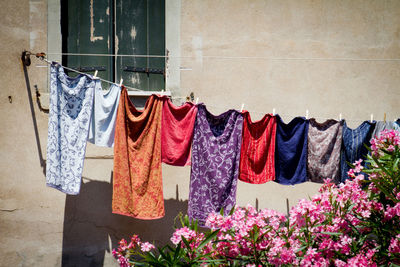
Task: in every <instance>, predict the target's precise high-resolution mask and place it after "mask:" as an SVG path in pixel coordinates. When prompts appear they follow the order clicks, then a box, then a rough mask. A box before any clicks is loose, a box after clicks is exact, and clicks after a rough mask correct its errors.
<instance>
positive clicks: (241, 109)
mask: <svg viewBox="0 0 400 267" xmlns="http://www.w3.org/2000/svg"><path fill="white" fill-rule="evenodd" d="M243 108H244V104H242V107H241V108H240V112H242V111H243Z"/></svg>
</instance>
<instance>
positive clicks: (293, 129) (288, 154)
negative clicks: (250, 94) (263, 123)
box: [275, 115, 308, 185]
mask: <svg viewBox="0 0 400 267" xmlns="http://www.w3.org/2000/svg"><path fill="white" fill-rule="evenodd" d="M276 119H277V120H276V122H277V125H276V141H275V142H276V143H275V182H277V183H280V184H286V185H294V184H299V183H304V182H305V181H306V180H307V135H308V120H306V119H305V118H301V117H296V118H294V119H293V120H292V121H291V122H289V123H288V124H286V123H284V122H283V121H282V119H281V117H280V116H279V115H276Z"/></svg>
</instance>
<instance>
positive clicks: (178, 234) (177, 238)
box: [171, 226, 196, 245]
mask: <svg viewBox="0 0 400 267" xmlns="http://www.w3.org/2000/svg"><path fill="white" fill-rule="evenodd" d="M182 236H183V237H184V238H185V239H186V240H188V241H190V240H192V239H194V238H195V237H196V232H195V231H193V230H190V229H189V228H188V227H186V226H185V227H183V228H179V229H177V230H176V231H175V233H174V234H173V235H172V237H171V242H172V243H173V244H174V245H177V244H178V243H179V242H181V241H182Z"/></svg>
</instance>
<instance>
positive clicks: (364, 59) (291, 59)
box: [47, 53, 400, 62]
mask: <svg viewBox="0 0 400 267" xmlns="http://www.w3.org/2000/svg"><path fill="white" fill-rule="evenodd" d="M47 55H64V56H93V57H141V58H198V57H197V56H169V55H168V56H164V55H128V54H85V53H47ZM202 58H203V59H264V60H275V61H395V62H400V58H320V57H311V58H309V57H290V58H283V57H262V56H252V57H251V56H202Z"/></svg>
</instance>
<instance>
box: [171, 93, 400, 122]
mask: <svg viewBox="0 0 400 267" xmlns="http://www.w3.org/2000/svg"><path fill="white" fill-rule="evenodd" d="M180 98H181V99H183V98H184V97H174V99H180ZM200 103H202V102H200ZM204 105H205V106H206V107H211V108H214V109H217V110H223V111H222V113H223V112H225V111H227V110H229V109H235V110H238V111H240V109H241V108H239V106H238V108H229V109H226V108H225V107H223V106H214V105H208V104H204ZM242 105H243V104H242ZM243 110H246V111H248V112H249V113H250V114H259V115H262V116H264V115H265V114H271V115H273V116H275V115H279V116H280V117H281V118H284V119H287V120H289V121H286V120H284V121H285V123H289V122H290V120H291V119H294V118H297V117H303V118H305V119H315V120H317V121H318V122H324V121H327V120H337V121H341V120H345V121H347V122H357V123H358V122H364V121H370V122H374V121H376V119H375V118H374V115H373V114H370V118H369V119H346V118H344V117H342V116H341V114H340V113H339V114H338V116H337V117H336V118H326V117H314V116H313V117H310V116H309V114H308V113H309V110H305V113H304V115H296V116H294V115H290V114H280V113H279V112H276V109H275V108H273V109H272V112H262V111H258V110H252V109H247V108H246V106H244V108H243ZM222 113H220V114H222ZM213 115H216V116H218V115H219V114H213ZM385 117H386V116H385ZM384 121H389V120H386V119H384ZM393 121H396V119H394V120H393Z"/></svg>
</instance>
